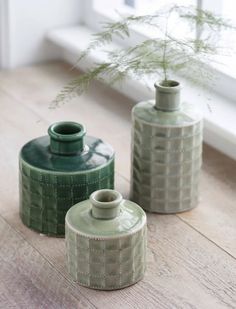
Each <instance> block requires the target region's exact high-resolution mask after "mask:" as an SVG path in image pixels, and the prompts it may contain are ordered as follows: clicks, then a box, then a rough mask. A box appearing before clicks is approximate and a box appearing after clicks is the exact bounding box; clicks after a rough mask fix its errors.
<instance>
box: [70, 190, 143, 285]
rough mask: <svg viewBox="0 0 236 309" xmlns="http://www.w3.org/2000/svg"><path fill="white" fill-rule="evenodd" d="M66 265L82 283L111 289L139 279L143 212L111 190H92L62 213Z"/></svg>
mask: <svg viewBox="0 0 236 309" xmlns="http://www.w3.org/2000/svg"><path fill="white" fill-rule="evenodd" d="M66 251H67V268H68V271H69V273H70V275H71V276H72V278H73V280H75V281H76V282H78V283H79V284H81V285H83V286H87V287H89V288H94V289H101V290H115V289H120V288H124V287H126V286H129V285H132V284H134V283H136V282H137V281H139V280H140V279H142V277H143V275H144V272H145V268H146V215H145V212H144V211H143V210H142V208H141V207H139V206H138V205H136V204H135V203H133V202H130V201H126V200H122V197H121V195H120V194H119V193H118V192H116V191H114V190H99V191H96V192H94V193H93V194H92V195H91V197H90V200H87V201H83V202H81V203H79V204H77V205H75V206H73V207H72V208H71V209H70V210H69V211H68V213H67V215H66Z"/></svg>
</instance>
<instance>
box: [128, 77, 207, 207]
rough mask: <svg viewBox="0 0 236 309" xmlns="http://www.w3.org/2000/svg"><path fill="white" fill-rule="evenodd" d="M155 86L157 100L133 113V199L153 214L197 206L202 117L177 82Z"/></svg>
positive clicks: (138, 107)
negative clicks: (184, 99) (185, 97)
mask: <svg viewBox="0 0 236 309" xmlns="http://www.w3.org/2000/svg"><path fill="white" fill-rule="evenodd" d="M155 87H156V101H155V102H154V101H147V102H141V103H139V104H137V105H136V106H135V107H134V108H133V111H132V125H133V129H132V171H131V174H132V175H131V199H132V200H133V201H135V202H137V203H138V204H139V205H140V206H142V207H143V208H144V209H145V210H147V211H150V212H158V213H178V212H182V211H186V210H189V209H192V208H193V207H195V206H196V205H197V204H198V199H199V174H200V169H201V164H202V127H203V126H202V116H201V115H200V114H199V113H198V112H197V111H196V110H195V107H194V106H192V105H190V104H187V103H182V102H181V100H180V85H179V83H178V82H176V81H168V82H167V83H165V82H162V83H158V84H155Z"/></svg>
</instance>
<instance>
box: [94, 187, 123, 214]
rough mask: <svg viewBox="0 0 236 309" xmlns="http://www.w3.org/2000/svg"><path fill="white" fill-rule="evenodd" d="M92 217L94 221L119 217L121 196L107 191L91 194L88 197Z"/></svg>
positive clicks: (112, 191) (113, 191)
mask: <svg viewBox="0 0 236 309" xmlns="http://www.w3.org/2000/svg"><path fill="white" fill-rule="evenodd" d="M89 199H90V202H91V204H92V216H93V217H94V218H96V219H114V218H115V217H117V216H118V215H119V212H120V206H121V202H122V199H123V198H122V195H121V194H120V193H119V192H117V191H115V190H109V189H103V190H98V191H95V192H93V193H92V194H91V195H90V198H89Z"/></svg>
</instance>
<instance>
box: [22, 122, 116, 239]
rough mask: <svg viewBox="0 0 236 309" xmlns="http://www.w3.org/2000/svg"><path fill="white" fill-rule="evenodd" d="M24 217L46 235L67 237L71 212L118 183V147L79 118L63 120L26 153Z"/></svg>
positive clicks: (23, 188)
mask: <svg viewBox="0 0 236 309" xmlns="http://www.w3.org/2000/svg"><path fill="white" fill-rule="evenodd" d="M19 161H20V162H19V163H20V175H19V181H20V217H21V219H22V221H23V223H24V224H25V225H26V226H28V227H29V228H31V229H34V230H36V231H38V232H40V233H43V234H48V235H54V236H63V235H64V234H65V215H66V212H67V210H68V209H69V208H70V207H71V206H72V205H74V204H76V203H78V202H80V201H83V200H86V199H88V197H89V196H90V194H91V193H92V192H94V191H95V190H98V189H104V188H108V189H109V188H110V189H113V187H114V151H113V149H112V147H111V146H110V145H108V144H106V143H104V142H103V141H102V140H100V139H98V138H95V137H91V136H87V135H86V130H85V128H84V126H82V125H81V124H79V123H76V122H58V123H55V124H53V125H51V126H50V127H49V129H48V136H42V137H39V138H36V139H34V140H32V141H30V142H28V143H27V144H26V145H24V146H23V148H22V149H21V152H20V159H19Z"/></svg>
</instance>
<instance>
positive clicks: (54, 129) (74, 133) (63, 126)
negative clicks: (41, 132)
mask: <svg viewBox="0 0 236 309" xmlns="http://www.w3.org/2000/svg"><path fill="white" fill-rule="evenodd" d="M48 134H49V136H50V137H51V138H52V139H54V140H58V141H65V142H66V141H68V142H69V141H75V140H79V139H82V138H83V137H84V135H85V134H86V129H85V127H84V126H83V125H82V124H80V123H77V122H73V121H60V122H55V123H53V124H52V125H50V127H49V128H48Z"/></svg>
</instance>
